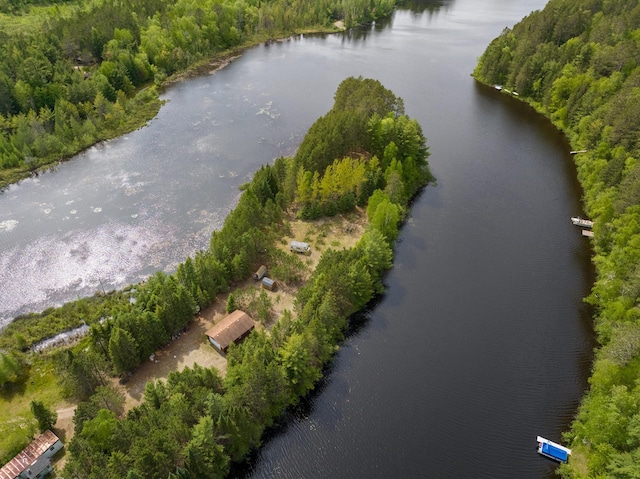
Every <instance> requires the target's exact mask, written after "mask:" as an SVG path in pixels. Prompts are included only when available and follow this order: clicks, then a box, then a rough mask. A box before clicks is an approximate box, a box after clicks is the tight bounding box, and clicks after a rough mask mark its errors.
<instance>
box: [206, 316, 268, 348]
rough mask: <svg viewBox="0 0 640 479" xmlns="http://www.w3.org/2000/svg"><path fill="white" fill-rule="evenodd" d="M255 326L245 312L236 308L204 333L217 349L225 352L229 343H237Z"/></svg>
mask: <svg viewBox="0 0 640 479" xmlns="http://www.w3.org/2000/svg"><path fill="white" fill-rule="evenodd" d="M255 326H256V323H255V322H254V321H253V319H251V318H250V317H249V315H248V314H247V313H245V312H244V311H240V310H239V309H236V310H235V311H234V312H233V313H231V314H229V315H228V316H227V317H226V318H224V319H223V320H222V321H220V322H219V323H218V324H216V325H214V326H213V327H212V328H211V329H209V330H208V331H207V332H206V333H205V334H206V335H207V336H208V337H209V342H210V343H211V344H212V345H213V346H214V347H215V348H216V349H217V350H218V351H220V352H221V353H226V352H227V349H229V346H230V345H231V343H237V342H239V341H241V340H243V339H244V338H246V337H247V336H248V335H249V333H251V331H252V330H253V328H255Z"/></svg>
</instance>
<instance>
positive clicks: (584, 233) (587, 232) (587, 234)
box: [582, 230, 593, 238]
mask: <svg viewBox="0 0 640 479" xmlns="http://www.w3.org/2000/svg"><path fill="white" fill-rule="evenodd" d="M582 236H585V237H587V238H593V231H590V230H582Z"/></svg>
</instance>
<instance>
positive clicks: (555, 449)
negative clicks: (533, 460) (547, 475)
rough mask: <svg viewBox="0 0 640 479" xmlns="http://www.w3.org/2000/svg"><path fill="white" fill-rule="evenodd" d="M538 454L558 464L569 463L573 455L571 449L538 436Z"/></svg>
mask: <svg viewBox="0 0 640 479" xmlns="http://www.w3.org/2000/svg"><path fill="white" fill-rule="evenodd" d="M537 440H538V453H539V454H541V455H543V456H545V457H548V458H549V459H553V460H554V461H558V462H568V461H569V456H570V455H571V449H569V448H568V447H564V446H561V445H560V444H556V443H555V442H553V441H549V439H546V438H544V437H542V436H538V439H537Z"/></svg>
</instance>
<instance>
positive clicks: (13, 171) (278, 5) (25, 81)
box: [0, 0, 395, 188]
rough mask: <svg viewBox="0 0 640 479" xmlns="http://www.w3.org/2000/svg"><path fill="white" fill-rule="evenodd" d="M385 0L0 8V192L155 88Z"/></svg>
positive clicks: (79, 144)
mask: <svg viewBox="0 0 640 479" xmlns="http://www.w3.org/2000/svg"><path fill="white" fill-rule="evenodd" d="M394 4H395V0H366V1H365V0H342V1H335V0H300V1H296V2H295V3H293V4H292V3H291V2H289V1H287V0H273V1H269V2H262V1H252V0H249V1H245V0H240V1H236V0H233V1H232V0H198V1H193V0H180V1H177V2H176V1H168V0H125V1H122V2H105V1H100V0H95V1H94V0H89V1H64V0H61V1H56V2H47V1H38V0H33V1H31V0H0V188H2V187H4V186H6V185H8V184H10V183H14V182H16V181H18V180H20V179H22V178H25V177H26V176H28V175H30V174H32V173H33V172H36V171H38V170H40V169H42V168H43V167H46V166H47V165H51V164H53V163H56V162H58V161H60V160H61V159H63V158H66V157H70V156H72V155H74V154H76V153H78V152H80V151H82V150H83V149H85V148H87V147H89V146H91V145H93V144H95V143H97V142H99V141H102V140H105V139H109V138H114V137H116V136H120V135H122V134H124V133H126V132H129V131H131V130H134V129H136V128H138V127H140V126H142V125H144V124H145V123H146V121H147V120H149V119H150V118H152V117H153V116H155V115H156V114H157V112H158V110H159V108H160V106H161V101H160V99H159V97H158V87H161V86H163V85H165V84H166V82H167V80H171V79H172V78H174V77H175V75H180V74H184V72H185V71H186V70H188V69H191V68H195V69H196V70H197V69H198V68H199V67H201V66H202V65H203V64H204V65H207V64H209V63H211V61H214V62H216V61H219V60H220V59H221V58H222V59H224V58H229V57H232V56H233V55H234V54H235V53H236V52H237V51H238V49H240V48H243V47H246V46H248V45H252V44H256V43H259V42H262V41H265V40H268V39H272V38H278V37H285V36H287V35H291V34H293V33H300V32H305V31H336V30H338V27H337V26H336V24H338V25H340V26H341V28H350V27H352V26H354V25H358V24H362V23H367V22H371V21H373V20H375V19H376V18H380V17H384V16H388V15H389V14H390V13H391V11H392V9H393V6H394Z"/></svg>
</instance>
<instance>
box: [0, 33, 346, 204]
mask: <svg viewBox="0 0 640 479" xmlns="http://www.w3.org/2000/svg"><path fill="white" fill-rule="evenodd" d="M344 30H346V28H345V26H344V22H342V21H336V22H335V23H334V24H333V25H332V26H331V27H322V26H316V27H311V28H305V29H301V30H299V31H295V32H286V33H285V32H280V33H276V34H274V35H266V34H256V35H254V37H252V38H251V39H249V40H248V41H246V42H244V43H243V44H241V45H238V46H236V47H234V48H231V49H229V50H225V51H222V52H219V53H216V54H215V55H212V56H209V57H208V58H205V59H202V60H199V61H197V62H195V63H193V64H192V65H190V66H189V67H187V68H186V69H184V70H182V71H179V72H177V73H174V74H173V75H171V76H170V77H168V78H166V79H165V80H163V81H162V82H161V83H159V84H156V85H154V84H153V83H152V82H150V83H147V84H146V85H142V86H141V87H140V88H138V92H137V93H136V95H135V96H134V97H132V98H129V99H128V101H127V116H126V118H125V119H123V120H121V121H119V122H118V123H117V124H116V125H114V126H113V127H110V128H106V129H103V130H100V131H99V135H98V136H97V137H96V138H94V139H93V140H91V141H87V140H86V138H84V137H83V138H82V139H76V140H77V141H75V142H73V143H70V142H68V143H67V144H66V146H65V154H64V155H63V156H57V155H55V156H50V157H46V158H39V159H38V161H37V163H35V162H25V163H24V164H23V165H21V166H19V167H13V168H5V169H0V193H1V192H2V191H3V190H4V189H6V188H7V187H9V186H10V185H12V184H15V183H18V182H20V181H22V180H24V179H26V178H30V177H33V176H38V175H40V174H43V173H45V172H47V171H49V170H51V169H54V168H56V167H57V166H58V165H59V164H60V163H63V162H65V161H67V160H70V159H71V158H73V157H75V156H77V155H78V154H80V153H82V152H83V151H85V150H87V149H88V148H91V147H92V146H95V145H97V144H100V143H102V142H105V141H109V140H113V139H115V138H119V137H121V136H123V135H126V134H127V133H131V132H133V131H135V130H138V129H140V128H144V127H145V126H146V125H147V124H148V123H149V121H151V120H152V119H153V118H155V117H156V116H157V114H158V112H159V111H160V108H162V105H163V101H162V100H160V98H159V97H158V95H157V94H156V89H157V91H158V92H162V91H164V90H166V89H167V88H170V87H171V86H172V85H174V84H176V83H179V82H182V81H185V80H187V79H189V78H193V77H197V76H202V75H213V74H215V73H216V72H217V71H219V70H221V69H223V68H225V67H226V66H228V65H229V64H230V63H231V62H232V61H233V60H235V59H237V58H238V57H239V56H241V55H242V53H243V52H244V51H246V50H247V49H249V48H253V47H255V46H257V45H261V44H268V43H270V42H274V41H285V40H287V39H288V38H291V37H293V36H296V35H302V34H315V33H326V34H331V33H338V32H341V31H344ZM94 73H95V72H94ZM85 74H86V75H89V76H91V74H92V73H91V70H85ZM119 101H120V100H119ZM0 125H1V123H0ZM72 145H73V146H72Z"/></svg>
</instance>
